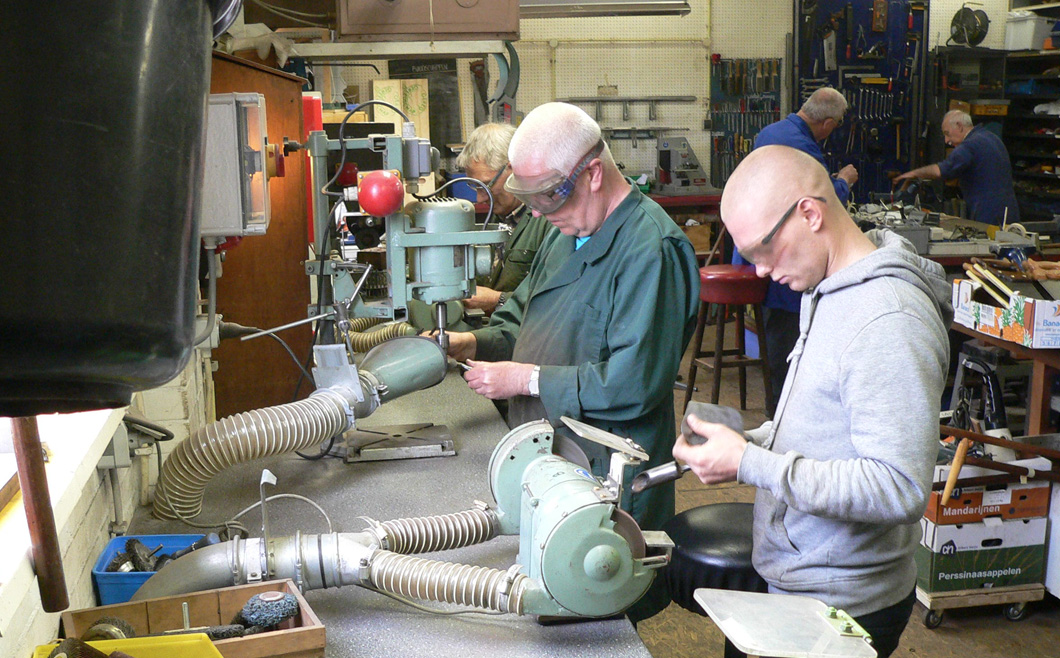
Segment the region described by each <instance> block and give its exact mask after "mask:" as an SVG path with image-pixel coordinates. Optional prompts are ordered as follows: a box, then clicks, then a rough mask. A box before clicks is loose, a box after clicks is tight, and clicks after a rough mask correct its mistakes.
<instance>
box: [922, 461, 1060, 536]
mask: <svg viewBox="0 0 1060 658" xmlns="http://www.w3.org/2000/svg"><path fill="white" fill-rule="evenodd" d="M1012 463H1013V464H1014V465H1016V466H1023V467H1024V468H1033V469H1035V470H1042V471H1046V470H1049V469H1050V468H1051V467H1052V466H1051V463H1050V462H1049V460H1048V459H1045V458H1044V457H1038V458H1035V459H1023V460H1020V461H1015V462H1012ZM949 472H950V467H949V466H936V467H935V473H934V478H933V481H934V482H945V481H946V476H948V475H949ZM984 475H996V472H995V471H991V470H989V469H986V468H981V467H978V466H964V467H963V468H961V477H962V478H969V477H981V476H984ZM1051 491H1052V487H1051V486H1050V483H1049V482H1046V481H1040V480H1031V481H1029V482H1027V483H1026V484H1019V483H1012V484H1001V485H996V486H990V487H981V486H980V487H964V488H960V487H958V488H956V489H954V490H953V494H952V495H951V496H950V500H949V503H947V504H946V505H945V506H943V505H942V492H941V491H932V492H931V496H930V498H928V506H927V509H926V510H925V511H924V518H926V519H927V520H929V521H931V522H932V523H937V524H939V525H954V524H957V523H961V524H963V523H975V522H977V521H982V520H983V519H986V518H990V517H996V518H1000V519H1006V520H1007V519H1030V518H1035V517H1039V516H1045V515H1046V514H1048V513H1049V496H1050V494H1051Z"/></svg>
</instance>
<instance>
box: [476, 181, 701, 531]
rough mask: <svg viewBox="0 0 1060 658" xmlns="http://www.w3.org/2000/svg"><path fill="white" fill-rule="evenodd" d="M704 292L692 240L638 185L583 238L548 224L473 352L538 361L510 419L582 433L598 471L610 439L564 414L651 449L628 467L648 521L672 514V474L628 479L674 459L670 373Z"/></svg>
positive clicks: (630, 507)
mask: <svg viewBox="0 0 1060 658" xmlns="http://www.w3.org/2000/svg"><path fill="white" fill-rule="evenodd" d="M698 304H699V271H698V267H697V264H696V256H695V251H694V250H693V248H692V244H691V243H690V242H689V241H688V238H686V237H685V235H684V233H682V232H681V230H680V229H679V228H678V227H677V225H676V224H674V222H673V220H671V219H670V217H669V216H668V215H667V214H666V212H665V211H664V210H663V209H662V208H660V207H659V205H658V204H656V203H655V202H654V201H652V200H651V199H649V198H647V197H646V196H644V195H643V194H641V192H640V191H639V190H638V189H637V188H636V187H632V188H631V191H630V194H629V196H627V197H626V198H625V199H624V200H623V201H622V202H621V203H620V204H619V205H618V207H617V208H615V210H614V211H613V212H612V213H611V214H610V215H609V216H608V217H607V219H606V220H605V221H604V223H603V225H602V226H601V227H600V229H599V230H598V231H597V232H596V233H595V234H593V236H592V238H591V239H590V240H589V241H588V242H586V243H585V245H584V246H583V247H582V248H581V249H579V250H577V251H575V249H574V238H573V237H570V236H567V235H563V234H562V233H560V232H559V231H552V232H550V233H549V234H548V236H546V238H545V241H544V243H542V245H541V249H540V250H539V251H538V254H537V257H536V258H535V259H534V262H533V264H532V266H531V267H530V274H529V276H528V277H527V278H526V279H524V280H523V283H522V284H521V285H520V286H519V287H518V288H516V290H515V292H513V293H512V296H511V298H510V299H509V300H508V302H507V303H506V304H505V305H504V306H503V307H501V308H499V309H497V311H496V312H495V313H494V314H493V317H492V318H491V319H490V323H489V325H488V326H487V327H485V328H483V329H479V330H476V331H474V332H473V333H474V334H475V336H476V339H477V341H478V348H477V352H476V358H477V359H481V360H485V361H504V360H511V361H517V362H522V363H533V364H537V365H540V366H541V376H540V389H541V397H540V398H533V397H528V396H517V397H515V398H512V399H511V400H510V404H509V422H508V424H509V426H510V427H517V426H519V425H521V424H523V423H525V422H528V421H531V420H538V419H541V418H546V419H548V421H549V422H550V423H551V424H552V425H553V427H555V428H556V432H557V433H559V434H563V435H564V436H566V437H568V438H571V439H573V440H574V441H576V442H577V443H578V445H579V446H580V447H581V448H582V450H584V451H585V454H586V456H588V457H589V461H590V465H591V466H592V471H593V473H594V474H596V475H598V476H603V475H605V474H606V473H607V469H608V466H609V456H608V451H607V449H606V448H604V447H603V446H600V445H597V444H595V443H591V442H588V441H584V440H582V439H580V438H577V437H574V435H573V434H571V433H570V432H569V431H568V430H567V429H566V426H564V425H563V423H562V422H561V421H560V416H570V417H572V418H576V419H578V420H582V421H585V422H587V423H590V424H592V425H594V426H596V427H598V428H600V429H602V430H605V431H608V432H611V433H614V434H617V435H618V436H622V437H629V438H632V439H633V440H634V441H635V442H637V443H638V444H640V445H641V447H643V448H644V450H645V451H646V452H647V453H648V454H649V455H650V456H651V459H650V461H649V462H648V463H647V464H643V465H641V466H640V467H638V469H637V470H636V471H631V469H627V472H626V474H625V482H626V489H627V491H626V492H625V494H624V496H623V507H624V508H625V509H626V510H627V511H629V512H630V513H631V514H632V515H633V518H635V519H636V520H637V523H639V524H640V526H641V528H644V529H649V530H657V529H659V527H660V526H661V525H662V524H663V523H664V522H665V521H666V520H667V519H669V518H670V517H672V516H673V514H674V487H673V484H669V485H661V486H658V487H655V488H653V489H649V490H648V491H646V492H644V493H641V494H638V495H636V496H632V495H631V494H630V492H629V490H628V489H629V483H630V481H631V480H632V478H633V476H634V475H635V474H636V473H637V472H639V471H640V470H643V469H645V468H650V467H653V466H657V465H659V464H662V463H665V462H667V461H671V460H672V459H673V457H672V455H671V454H670V451H671V449H672V448H673V444H674V439H675V437H676V435H677V431H676V427H675V425H674V397H673V385H674V381H675V379H676V377H677V371H678V368H679V366H680V363H681V356H682V354H683V353H684V350H685V347H686V346H687V345H688V341H689V338H690V337H691V336H692V332H693V330H694V328H695V321H696V310H697V307H698Z"/></svg>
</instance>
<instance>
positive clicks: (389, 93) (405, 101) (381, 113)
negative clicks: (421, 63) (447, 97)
mask: <svg viewBox="0 0 1060 658" xmlns="http://www.w3.org/2000/svg"><path fill="white" fill-rule="evenodd" d="M372 99H373V100H379V101H386V102H387V103H390V104H391V105H394V106H397V107H400V108H401V111H402V112H404V113H405V114H407V115H408V117H409V119H411V120H412V122H413V123H414V124H416V136H417V137H422V138H424V139H430V138H431V123H430V102H429V101H430V96H429V95H428V91H427V79H426V78H415V79H410V80H372ZM371 109H372V113H373V114H372V116H373V117H374V118H375V120H376V121H382V122H384V123H391V122H392V123H393V124H394V126H395V127H396V128H397V134H399V135H400V134H401V124H402V123H404V121H405V120H404V119H402V118H401V115H400V114H398V113H397V112H394V111H393V110H391V109H389V108H386V107H383V106H381V105H375V106H372V108H371Z"/></svg>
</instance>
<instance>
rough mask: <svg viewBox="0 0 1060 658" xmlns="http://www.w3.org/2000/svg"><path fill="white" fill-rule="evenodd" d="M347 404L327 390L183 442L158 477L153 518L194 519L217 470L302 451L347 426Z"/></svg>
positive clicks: (212, 426)
mask: <svg viewBox="0 0 1060 658" xmlns="http://www.w3.org/2000/svg"><path fill="white" fill-rule="evenodd" d="M346 405H347V402H346V400H345V398H344V397H343V396H342V395H340V394H339V393H337V392H335V391H332V390H330V389H320V390H317V391H314V392H313V394H312V395H310V396H309V397H308V398H306V399H305V400H299V401H298V402H292V403H290V404H281V405H279V406H275V407H266V408H264V409H255V410H253V411H248V412H246V413H240V414H236V415H234V416H229V417H227V418H222V419H221V420H219V421H217V422H216V423H211V424H210V425H207V426H206V427H204V428H202V429H201V430H199V431H198V432H196V433H195V436H194V438H192V439H190V440H187V441H182V442H181V443H180V444H178V445H177V447H176V449H175V450H174V451H173V453H172V454H170V456H169V458H168V459H167V460H166V462H165V464H163V465H162V472H161V473H160V474H159V476H158V486H157V487H156V489H155V504H154V513H155V516H157V517H160V518H165V519H177V518H181V517H183V518H185V519H188V518H192V517H195V516H198V514H199V513H200V512H201V511H202V498H203V492H204V491H205V489H206V485H207V484H208V483H209V482H210V480H212V479H213V478H214V476H216V475H217V474H218V473H220V472H221V471H223V470H225V469H226V468H228V467H230V466H232V465H234V464H239V463H242V462H247V461H251V460H253V459H259V458H261V457H268V456H271V455H280V454H284V453H289V452H294V451H295V450H305V449H306V448H311V447H313V446H316V445H319V444H320V443H322V442H324V441H326V440H327V439H329V438H331V437H333V436H335V435H337V434H339V433H341V432H343V431H344V430H346V429H347V428H348V427H349V421H348V420H347V416H346V411H345V408H346Z"/></svg>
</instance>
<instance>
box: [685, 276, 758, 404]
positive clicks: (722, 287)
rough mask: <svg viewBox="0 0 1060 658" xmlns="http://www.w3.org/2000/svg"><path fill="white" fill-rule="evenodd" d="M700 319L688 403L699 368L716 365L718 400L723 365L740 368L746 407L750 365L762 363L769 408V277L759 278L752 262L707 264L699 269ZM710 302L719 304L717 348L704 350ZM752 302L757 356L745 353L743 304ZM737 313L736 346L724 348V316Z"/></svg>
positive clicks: (715, 394) (714, 393)
mask: <svg viewBox="0 0 1060 658" xmlns="http://www.w3.org/2000/svg"><path fill="white" fill-rule="evenodd" d="M699 283H700V288H699V299H700V304H699V320H698V322H697V323H696V337H695V338H694V339H693V341H694V342H693V343H692V344H693V345H695V346H696V352H695V354H693V355H692V363H691V365H690V366H689V368H688V388H687V389H686V390H685V404H684V407H685V408H687V407H688V402H689V401H690V400H691V399H692V391H693V389H694V388H695V384H696V370H698V369H699V368H713V369H714V386H713V389H712V390H711V394H710V401H711V402H713V403H714V404H717V403H718V396H719V395H720V392H721V369H722V368H739V369H740V408H741V409H746V408H747V368H748V367H749V366H759V365H760V366H761V367H762V384H763V386H764V387H765V394H766V407H767V409H766V412H767V413H769V414H772V410H771V409H769V408H768V407H769V401H770V400H771V399H772V398H773V389H772V387H771V386H770V384H769V355H768V354H767V353H766V340H765V336H766V335H765V330H764V328H763V322H762V302H764V301H765V298H766V290H767V288H768V287H769V279H763V278H759V277H758V276H757V275H756V274H755V268H754V266H753V265H708V266H707V267H703V268H700V270H699ZM711 304H717V305H718V321H717V323H716V326H717V336H716V338H715V340H714V351H712V352H705V351H703V328H704V326H705V325H706V324H707V311H708V309H709V307H710V305H711ZM746 306H753V307H754V311H755V328H756V330H757V332H758V354H759V355H760V356H759V358H757V359H752V358H750V357H748V356H747V355H745V354H744V347H745V345H744V307H746ZM730 309H731V310H732V311H733V313H734V315H735V316H736V347H735V348H729V349H725V318H726V316H727V315H728V312H729V310H730Z"/></svg>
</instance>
